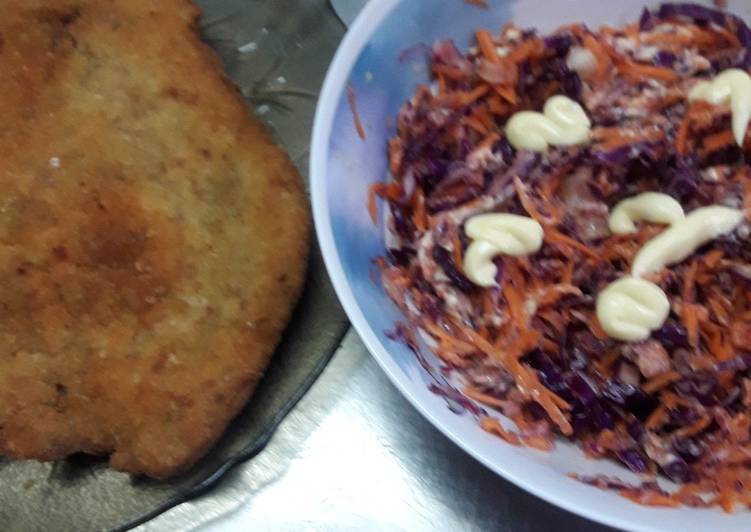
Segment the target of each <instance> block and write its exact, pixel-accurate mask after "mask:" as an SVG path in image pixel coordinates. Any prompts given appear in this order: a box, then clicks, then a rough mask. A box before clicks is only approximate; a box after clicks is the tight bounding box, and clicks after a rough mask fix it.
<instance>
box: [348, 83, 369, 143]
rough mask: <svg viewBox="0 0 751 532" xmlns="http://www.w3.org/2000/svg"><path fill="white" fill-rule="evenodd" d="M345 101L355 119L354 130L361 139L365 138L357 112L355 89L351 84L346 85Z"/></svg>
mask: <svg viewBox="0 0 751 532" xmlns="http://www.w3.org/2000/svg"><path fill="white" fill-rule="evenodd" d="M347 101H348V102H349V110H350V111H351V112H352V119H353V120H354V121H355V130H357V136H358V137H360V138H361V139H362V140H365V128H363V127H362V120H360V115H359V114H358V113H357V103H356V102H355V89H354V88H353V87H352V85H351V84H349V85H347Z"/></svg>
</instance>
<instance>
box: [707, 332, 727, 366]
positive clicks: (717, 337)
mask: <svg viewBox="0 0 751 532" xmlns="http://www.w3.org/2000/svg"><path fill="white" fill-rule="evenodd" d="M708 347H709V352H710V353H712V355H713V356H714V357H715V359H717V360H720V361H722V360H729V359H730V358H731V357H732V355H731V354H730V352H729V349H728V348H727V346H726V345H725V342H724V339H723V334H722V331H721V330H720V329H719V328H717V329H714V330H713V331H712V332H711V333H710V334H709V342H708Z"/></svg>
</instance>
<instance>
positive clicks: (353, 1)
mask: <svg viewBox="0 0 751 532" xmlns="http://www.w3.org/2000/svg"><path fill="white" fill-rule="evenodd" d="M365 4H367V0H331V5H332V6H333V7H334V11H336V15H337V16H338V17H339V19H340V20H341V21H342V22H344V24H345V25H346V26H349V25H350V24H352V22H354V20H355V17H356V16H357V14H358V13H359V12H360V10H361V9H362V8H363V7H364V6H365Z"/></svg>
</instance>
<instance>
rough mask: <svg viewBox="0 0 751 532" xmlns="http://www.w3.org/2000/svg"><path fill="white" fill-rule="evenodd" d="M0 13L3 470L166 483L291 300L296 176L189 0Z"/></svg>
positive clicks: (22, 1) (216, 430)
mask: <svg viewBox="0 0 751 532" xmlns="http://www.w3.org/2000/svg"><path fill="white" fill-rule="evenodd" d="M0 3H1V4H2V7H3V9H2V17H0V72H1V73H2V74H0V454H3V455H6V456H9V457H11V458H17V459H21V458H30V459H40V460H55V459H61V458H63V457H65V456H67V455H69V454H71V453H76V452H86V453H93V454H102V455H110V463H111V466H112V467H113V468H116V469H119V470H122V471H127V472H131V473H139V474H145V475H148V476H151V477H155V478H160V479H161V478H166V477H169V476H172V475H175V474H177V473H179V472H181V471H183V470H185V469H186V468H188V467H189V466H190V465H191V464H193V463H195V462H196V461H197V460H198V459H199V458H200V457H201V456H202V455H204V454H205V453H206V452H207V450H208V449H209V448H210V447H211V445H212V444H213V443H214V442H215V441H216V440H217V438H218V437H219V436H220V435H221V433H222V431H223V430H224V428H225V427H226V426H227V424H228V423H229V421H230V420H231V419H232V418H233V417H234V416H235V415H236V414H237V412H238V411H239V410H240V409H241V408H242V407H243V405H244V404H245V403H246V401H247V400H248V398H249V396H250V394H251V392H252V390H253V388H254V387H255V385H256V383H257V381H258V379H259V377H260V376H261V374H262V373H263V371H264V369H265V367H266V365H267V362H268V360H269V358H270V355H271V353H272V351H273V349H274V347H275V346H276V344H277V342H278V340H279V338H280V334H281V332H282V329H283V327H284V325H285V323H286V322H287V320H288V318H289V316H290V312H291V309H292V307H293V304H294V302H295V301H296V299H297V297H298V294H299V292H300V289H301V286H302V283H303V278H304V273H305V265H306V259H307V249H308V241H309V222H308V220H309V218H308V210H307V203H306V200H305V195H304V192H303V189H302V186H301V183H300V180H299V177H298V175H297V173H296V172H295V170H294V169H293V167H292V165H291V164H290V162H289V161H288V159H287V157H286V156H285V155H284V154H283V152H282V151H281V150H279V149H278V148H277V147H276V146H274V145H273V143H272V142H271V140H270V139H269V136H268V135H267V133H266V131H265V130H264V128H263V127H262V126H261V125H260V124H258V123H257V122H256V121H255V120H253V119H252V118H251V117H250V114H249V109H248V107H247V106H246V105H245V104H244V103H243V102H242V100H241V98H240V97H239V96H238V94H237V91H236V89H235V88H234V87H233V86H232V85H231V84H230V83H229V82H228V81H227V80H226V79H225V78H224V77H223V75H222V72H221V69H220V65H219V62H218V61H217V59H216V58H215V57H214V55H213V54H212V53H211V51H210V50H209V49H208V48H207V47H206V46H205V45H204V44H202V43H201V41H200V40H199V37H198V35H197V32H196V20H197V17H198V11H197V9H196V8H195V7H194V6H193V5H192V4H191V3H190V2H188V1H187V0H159V1H156V2H155V1H153V0H108V1H103V0H2V2H0Z"/></svg>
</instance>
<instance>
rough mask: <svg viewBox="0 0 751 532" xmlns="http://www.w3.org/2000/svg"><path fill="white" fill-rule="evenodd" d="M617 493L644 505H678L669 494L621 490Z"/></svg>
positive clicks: (670, 506)
mask: <svg viewBox="0 0 751 532" xmlns="http://www.w3.org/2000/svg"><path fill="white" fill-rule="evenodd" d="M618 494H619V495H620V496H621V497H624V498H626V499H628V500H630V501H633V502H635V503H637V504H641V505H644V506H661V507H666V508H674V507H676V506H679V505H680V503H679V502H678V501H676V500H673V498H672V497H670V496H669V495H663V494H662V493H657V492H655V491H642V490H621V491H619V492H618Z"/></svg>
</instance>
